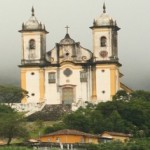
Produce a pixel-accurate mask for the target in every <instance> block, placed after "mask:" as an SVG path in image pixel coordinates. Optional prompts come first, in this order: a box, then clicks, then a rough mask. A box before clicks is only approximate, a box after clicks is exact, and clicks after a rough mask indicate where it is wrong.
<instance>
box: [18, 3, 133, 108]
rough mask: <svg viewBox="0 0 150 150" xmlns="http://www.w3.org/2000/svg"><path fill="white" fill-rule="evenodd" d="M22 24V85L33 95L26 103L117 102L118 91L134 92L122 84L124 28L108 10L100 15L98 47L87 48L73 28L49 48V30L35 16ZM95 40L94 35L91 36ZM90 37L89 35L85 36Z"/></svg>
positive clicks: (96, 35)
mask: <svg viewBox="0 0 150 150" xmlns="http://www.w3.org/2000/svg"><path fill="white" fill-rule="evenodd" d="M31 13H32V14H31V17H30V19H29V20H28V21H27V22H26V23H23V24H22V29H21V30H20V31H19V32H20V33H21V37H22V59H21V65H19V67H20V70H21V87H22V89H24V90H26V91H28V95H29V97H26V98H24V99H23V100H22V104H29V103H45V104H48V105H53V104H64V105H68V104H69V105H72V106H77V107H78V106H83V105H84V104H85V103H86V102H90V103H94V104H97V103H100V102H106V101H111V100H112V98H113V96H114V95H115V94H116V92H117V91H118V90H125V91H126V92H128V93H130V92H131V91H132V90H131V89H130V88H128V87H127V86H125V85H124V84H123V83H122V82H121V80H120V79H121V77H122V76H123V75H122V74H121V73H120V71H119V68H120V67H121V66H122V65H121V63H120V62H119V58H118V36H117V35H118V31H119V29H120V28H119V27H118V26H117V23H116V21H115V20H113V19H112V18H111V17H110V16H109V15H108V14H107V13H106V7H105V4H104V5H103V11H102V14H101V15H99V16H98V17H97V18H95V19H94V21H93V25H92V26H91V27H90V29H91V31H92V38H91V40H92V41H93V49H92V50H89V49H88V48H84V47H83V46H82V45H81V44H80V42H76V41H75V40H73V39H72V38H71V36H70V35H69V33H68V26H67V27H66V29H67V32H66V35H65V36H64V38H63V39H62V40H61V41H59V42H57V43H56V44H55V46H54V48H53V49H52V50H50V51H47V50H46V35H47V34H48V31H47V30H46V27H45V25H43V24H41V23H40V22H39V21H38V20H37V19H36V17H35V13H34V8H32V11H31ZM89 38H90V37H89ZM85 40H86V39H85Z"/></svg>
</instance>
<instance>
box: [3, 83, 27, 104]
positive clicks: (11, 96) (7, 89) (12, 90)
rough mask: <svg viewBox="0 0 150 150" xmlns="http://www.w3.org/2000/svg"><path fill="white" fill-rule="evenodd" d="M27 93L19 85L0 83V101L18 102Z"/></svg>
mask: <svg viewBox="0 0 150 150" xmlns="http://www.w3.org/2000/svg"><path fill="white" fill-rule="evenodd" d="M27 94H28V92H27V91H25V90H23V89H21V88H19V87H14V86H2V85H0V103H19V102H20V101H21V99H22V98H24V97H26V96H27Z"/></svg>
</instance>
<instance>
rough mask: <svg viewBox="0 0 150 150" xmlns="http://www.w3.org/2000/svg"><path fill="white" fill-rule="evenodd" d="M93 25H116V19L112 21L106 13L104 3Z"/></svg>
mask: <svg viewBox="0 0 150 150" xmlns="http://www.w3.org/2000/svg"><path fill="white" fill-rule="evenodd" d="M93 25H94V26H116V21H114V20H113V19H112V17H111V16H109V14H107V13H106V7H105V4H104V5H103V13H102V14H101V15H100V16H98V17H97V18H95V20H94V22H93Z"/></svg>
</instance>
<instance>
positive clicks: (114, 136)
mask: <svg viewBox="0 0 150 150" xmlns="http://www.w3.org/2000/svg"><path fill="white" fill-rule="evenodd" d="M131 137H132V135H131V134H125V133H118V132H108V131H105V132H103V133H102V134H101V135H100V141H102V142H109V141H121V142H126V141H128V140H130V138H131Z"/></svg>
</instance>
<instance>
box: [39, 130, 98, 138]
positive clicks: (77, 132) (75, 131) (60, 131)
mask: <svg viewBox="0 0 150 150" xmlns="http://www.w3.org/2000/svg"><path fill="white" fill-rule="evenodd" d="M52 135H81V136H86V137H99V136H98V135H94V134H90V133H85V132H81V131H78V130H70V129H64V130H59V131H56V132H53V133H50V134H46V135H43V136H52ZM41 137H42V136H41Z"/></svg>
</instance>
